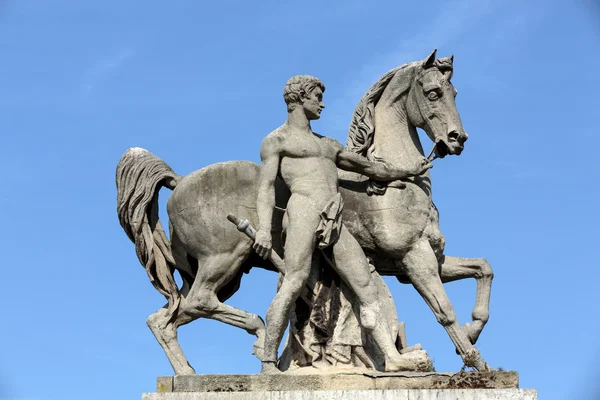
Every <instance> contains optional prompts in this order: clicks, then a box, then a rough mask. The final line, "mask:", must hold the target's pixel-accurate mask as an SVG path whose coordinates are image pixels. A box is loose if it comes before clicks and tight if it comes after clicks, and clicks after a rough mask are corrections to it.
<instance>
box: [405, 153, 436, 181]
mask: <svg viewBox="0 0 600 400" xmlns="http://www.w3.org/2000/svg"><path fill="white" fill-rule="evenodd" d="M429 168H433V164H432V163H431V161H429V160H428V159H426V158H425V157H423V158H421V159H420V160H417V162H416V163H415V164H414V165H413V166H412V167H411V168H409V169H408V170H406V171H405V173H406V174H407V177H410V176H418V175H421V174H423V173H424V172H425V171H427V170H428V169H429Z"/></svg>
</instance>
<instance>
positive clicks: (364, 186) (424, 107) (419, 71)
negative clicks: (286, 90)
mask: <svg viewBox="0 0 600 400" xmlns="http://www.w3.org/2000/svg"><path fill="white" fill-rule="evenodd" d="M452 72H453V59H452V57H450V58H442V59H436V57H435V51H434V52H433V53H432V54H431V55H429V56H428V57H427V58H426V59H425V60H422V61H417V62H412V63H408V64H405V65H402V66H400V67H398V68H396V69H393V70H391V71H389V72H388V73H386V74H385V75H384V76H383V77H382V78H381V79H380V80H379V81H377V82H376V83H375V84H374V85H373V86H372V87H371V88H370V89H369V91H368V92H367V93H366V94H365V96H363V98H362V99H361V100H360V102H359V104H358V106H357V107H356V110H355V112H354V116H353V118H352V122H351V126H350V131H349V136H348V141H347V145H346V149H345V151H341V147H340V146H339V145H337V144H336V143H335V142H333V141H332V140H330V139H327V138H324V137H323V138H321V137H318V136H311V135H312V133H310V129H309V125H308V120H309V119H311V118H315V117H316V116H318V114H319V113H320V111H321V108H322V106H321V99H320V98H319V92H320V93H321V95H322V91H323V89H324V88H322V89H321V88H320V86H319V85H318V84H317V85H316V86H315V89H313V90H309V91H306V90H301V91H300V92H298V93H296V94H291V92H290V100H289V101H288V99H286V102H288V106H289V105H290V104H291V105H292V107H291V108H292V110H291V111H290V119H289V120H288V122H286V125H284V127H282V128H280V131H278V132H279V133H274V134H273V135H272V136H270V137H269V138H270V139H269V140H266V141H265V145H263V149H262V151H263V164H264V165H263V167H264V166H267V168H266V171H271V173H272V171H273V170H275V167H273V165H275V162H273V163H272V164H271V167H268V165H269V164H270V163H269V162H267V160H273V159H276V158H274V157H278V158H279V159H280V161H281V164H282V165H280V166H279V169H278V171H279V172H280V175H281V176H277V174H275V177H274V176H273V175H272V174H271V175H268V178H266V177H265V176H264V173H263V174H261V172H260V169H261V167H260V166H259V165H257V164H255V163H251V162H247V161H231V162H225V163H219V164H214V165H209V166H207V167H205V168H202V169H200V170H198V171H196V172H193V173H191V174H190V175H188V176H185V177H182V176H179V175H177V174H175V172H173V170H172V169H171V168H170V167H169V166H168V165H167V164H166V163H165V162H164V161H162V160H160V159H159V158H158V157H156V156H154V155H153V154H151V153H150V152H148V151H146V150H143V149H140V148H132V149H129V150H128V151H127V152H126V153H125V154H124V155H123V157H122V158H121V160H120V161H119V164H118V166H117V203H118V215H119V220H120V222H121V225H122V227H123V228H124V230H125V232H126V233H127V235H128V236H129V238H130V239H131V240H132V241H133V242H134V243H135V247H136V252H137V255H138V258H139V260H140V262H141V264H142V265H143V266H144V267H145V269H146V271H147V273H148V276H149V278H150V280H151V282H152V284H153V285H154V286H155V288H156V289H157V290H158V291H159V292H161V293H162V294H163V295H165V297H166V298H167V300H168V303H167V304H166V305H165V307H163V308H162V309H160V310H159V311H157V312H156V313H154V314H152V315H151V316H150V317H149V318H148V321H147V323H148V326H149V327H150V329H151V330H152V332H153V333H154V335H155V337H156V339H157V340H158V342H159V343H160V345H161V346H162V348H163V349H164V351H165V353H166V355H167V357H168V359H169V361H170V362H171V365H172V366H173V368H174V370H175V373H176V374H179V375H181V374H193V373H195V371H194V369H193V368H192V367H191V366H190V365H189V364H188V362H187V359H186V357H185V356H184V354H183V351H182V350H181V348H180V346H179V343H178V340H177V328H178V327H179V326H181V325H184V324H186V323H189V322H191V321H193V320H195V319H197V318H200V317H204V318H212V319H215V320H219V321H222V322H225V323H227V324H230V325H233V326H237V327H240V328H242V329H244V330H246V331H247V332H249V333H251V334H253V335H255V336H256V337H257V340H256V342H255V346H254V352H255V354H256V355H257V356H258V357H259V358H260V359H261V360H266V361H267V362H270V364H269V365H268V366H267V367H266V369H271V370H272V368H271V367H273V361H274V360H273V343H274V342H279V340H280V339H281V332H282V328H281V326H282V324H285V322H281V321H282V320H285V318H286V316H282V313H283V312H284V311H286V310H287V309H289V307H290V302H291V301H293V298H294V297H295V296H296V295H297V294H299V295H300V296H301V297H302V293H297V292H298V289H297V288H298V286H299V284H298V281H300V282H304V281H306V280H307V279H308V280H309V282H308V283H309V284H310V283H311V282H310V279H309V278H307V277H306V275H307V274H309V275H310V274H311V273H312V271H313V269H312V268H311V265H313V264H311V263H309V262H308V261H307V257H309V255H310V254H316V255H318V256H319V257H321V256H323V257H325V256H326V253H327V252H328V251H329V256H332V260H331V261H332V264H333V265H335V266H336V267H335V269H336V270H337V272H338V273H339V274H340V276H341V278H342V281H343V282H346V283H348V285H349V288H350V289H353V290H350V292H352V291H354V293H350V294H349V296H352V295H356V296H357V299H358V302H359V303H360V305H361V307H360V310H358V311H359V313H360V318H358V320H360V321H361V323H362V325H363V328H366V330H367V331H369V333H371V335H370V337H371V339H374V341H375V342H376V344H377V346H376V347H379V348H380V349H381V350H382V351H383V352H384V353H386V355H387V357H388V360H390V363H389V364H390V365H393V367H392V368H391V369H398V368H401V367H398V364H401V361H400V360H401V358H400V357H399V356H398V355H396V354H395V353H394V351H392V349H390V341H389V339H388V338H386V337H384V336H387V335H390V334H391V332H385V329H386V328H385V327H383V328H382V330H383V333H381V332H382V331H378V330H377V329H370V330H369V328H370V327H372V326H373V325H372V322H371V321H369V312H370V310H371V311H372V310H373V308H370V307H375V308H376V307H377V305H381V304H382V301H381V296H382V295H385V293H384V292H382V291H381V290H379V291H378V293H379V295H374V294H373V291H372V289H369V288H365V287H363V286H370V285H372V284H373V282H375V284H377V285H379V283H377V282H378V281H377V279H376V278H379V279H381V278H380V277H379V275H378V274H381V275H394V276H396V277H397V278H398V280H399V281H400V282H402V283H412V284H413V286H414V287H415V288H416V289H417V291H418V292H419V293H420V294H421V296H422V297H423V299H424V300H425V301H426V302H427V304H428V305H429V306H430V308H431V309H432V311H433V313H434V315H435V316H436V318H437V320H438V321H439V323H440V324H441V325H442V326H443V327H444V328H445V330H446V331H447V333H448V335H449V336H450V338H451V340H452V341H453V343H454V345H455V346H456V350H457V353H458V354H459V355H460V356H461V357H462V359H463V361H464V363H465V365H467V366H471V367H474V368H475V369H477V370H480V371H481V370H487V369H489V367H488V366H487V364H486V363H485V362H484V361H483V359H482V358H481V356H480V355H479V352H478V351H477V349H476V348H475V347H474V346H473V345H474V344H475V342H476V341H477V339H478V337H479V335H480V333H481V331H482V329H483V327H484V325H485V323H486V322H487V320H488V304H489V296H490V288H491V282H492V278H493V273H492V269H491V267H490V266H489V264H488V263H487V262H486V261H485V260H484V259H463V258H458V257H450V256H446V255H444V254H443V250H444V238H443V236H442V234H441V232H440V231H439V226H438V212H437V209H436V208H435V206H434V204H433V202H432V200H431V181H430V178H429V173H428V171H425V172H423V173H422V174H417V173H416V172H417V170H419V168H421V169H423V168H424V166H427V164H423V157H424V151H423V148H422V146H421V143H420V140H419V137H418V135H417V131H416V128H417V127H418V128H421V129H423V130H424V131H425V132H426V133H427V135H428V136H429V138H430V139H431V140H432V141H433V143H434V145H433V149H432V151H431V153H430V156H431V157H430V158H431V159H433V158H436V157H439V158H443V157H445V156H446V155H451V154H455V155H459V154H461V152H462V151H463V149H464V143H465V141H466V140H467V135H466V133H465V132H464V130H463V127H462V123H461V121H460V117H459V115H458V112H457V110H456V104H455V102H454V97H455V95H456V91H455V89H454V87H453V86H452V84H451V81H450V79H451V77H452ZM317 87H319V88H320V89H319V90H317V89H316V88H317ZM295 110H300V111H295ZM298 113H300V114H301V113H304V115H305V116H306V117H307V118H306V120H304V121H303V120H302V118H296V117H293V118H292V117H291V115H292V114H298ZM303 124H304V125H303ZM286 126H287V128H286ZM292 127H294V128H293V129H289V128H292ZM281 130H289V132H291V133H290V137H291V138H292V139H290V143H288V144H286V145H285V146H283V145H282V143H281V141H280V139H275V140H272V139H273V138H274V137H275V138H276V137H277V136H281ZM303 135H304V136H303ZM278 141H279V142H280V143H279V144H277V142H278ZM268 142H275V145H273V146H271V145H269V144H268ZM294 143H296V145H294ZM277 146H281V147H277ZM272 147H275V150H274V149H273V148H272ZM294 149H295V150H294ZM299 149H301V150H299ZM294 151H300V152H299V153H294ZM350 153H354V156H353V155H350ZM342 154H343V156H341V155H342ZM334 160H335V161H334ZM380 160H383V161H384V162H381V161H380ZM334 162H337V165H338V166H342V167H344V168H347V169H350V170H354V171H358V172H350V171H344V170H339V171H337V175H338V177H339V194H340V195H341V197H340V196H338V188H337V184H336V183H335V182H334V181H335V179H334V178H332V177H335V170H334V169H333V165H335V164H334ZM286 164H288V165H287V166H286ZM294 165H295V166H294ZM301 166H304V168H307V169H311V168H313V169H315V170H316V169H320V170H319V171H313V172H310V173H308V172H306V173H299V172H298V170H299V169H301ZM264 169H265V168H263V170H264ZM294 171H296V172H294ZM407 171H410V172H411V173H408V174H407ZM311 174H312V175H311ZM363 174H367V175H368V176H365V175H363ZM407 175H414V176H410V177H407ZM261 176H262V178H261ZM325 177H327V178H325ZM273 178H275V179H274V181H273ZM394 178H400V179H394ZM296 179H298V184H299V186H295V185H296V184H295V182H296V181H295V180H296ZM303 179H317V180H319V179H320V180H321V182H320V183H318V185H319V186H318V188H319V190H314V187H313V185H314V184H313V185H310V186H307V185H306V184H305V183H302V181H303ZM332 179H333V180H332ZM259 182H262V183H263V184H262V185H263V186H265V182H269V186H268V187H269V188H270V189H269V190H268V191H267V190H264V191H263V190H261V191H260V193H263V194H261V201H260V202H259V203H258V204H263V205H264V204H268V207H269V208H272V209H273V212H272V213H271V215H269V213H268V212H266V211H265V209H266V207H263V206H260V207H259V209H258V210H257V199H258V198H259ZM332 182H333V183H332ZM161 187H167V188H169V189H171V190H173V193H172V195H171V196H170V198H169V200H168V203H167V212H168V215H169V219H170V232H171V240H170V241H169V240H168V239H167V237H166V234H165V232H164V230H163V228H162V226H161V224H160V222H159V219H158V201H157V200H158V191H159V190H160V188H161ZM265 187H266V186H265ZM290 189H291V190H290ZM290 191H291V192H292V193H294V194H293V195H292V197H291V198H290ZM267 192H268V193H267ZM267 194H268V195H267ZM273 199H274V200H273ZM288 199H290V202H291V204H290V203H287V200H288ZM342 204H343V207H342ZM340 212H341V215H342V216H341V219H340V217H339V214H340ZM284 213H285V214H286V218H285V221H284ZM228 214H234V215H237V216H242V217H243V218H246V219H247V220H248V223H249V224H251V225H253V226H260V228H261V229H260V231H259V233H258V238H257V243H256V245H255V246H256V249H257V250H258V252H259V253H260V256H259V255H258V254H256V253H255V252H254V251H253V245H254V243H253V241H252V240H251V239H250V238H248V237H247V236H244V235H242V234H240V233H239V232H237V231H236V228H235V226H234V225H232V224H231V223H229V222H228V221H227V219H226V216H227V215H228ZM320 215H324V217H323V219H322V218H321V216H320ZM259 216H260V217H259ZM299 218H302V219H304V218H305V219H306V221H301V222H300V223H298V219H299ZM269 219H270V220H271V221H270V237H271V238H272V241H271V243H269V240H268V238H269V232H268V231H269V229H268V226H269V221H268V220H269ZM259 220H260V223H261V224H259ZM342 220H343V223H341V222H340V221H342ZM319 226H320V227H319ZM284 227H285V229H284ZM315 231H316V233H315ZM284 232H285V233H286V238H285V242H286V252H285V255H286V257H283V258H284V259H285V260H286V262H285V268H286V269H287V265H288V264H289V265H292V271H293V272H292V277H287V271H285V270H283V271H279V272H282V273H284V274H286V275H285V276H284V277H283V278H282V280H281V282H282V283H281V288H280V290H279V291H278V294H277V297H276V300H275V302H274V305H273V306H272V307H271V309H270V314H269V317H267V320H268V322H269V325H271V324H272V323H273V324H274V325H273V327H270V328H269V332H268V335H267V333H266V330H265V325H264V323H263V320H262V319H261V318H260V317H259V316H257V315H255V314H251V313H249V312H246V311H243V310H240V309H237V308H234V307H231V306H229V305H226V304H224V301H225V300H227V299H228V298H229V297H230V296H231V295H233V294H234V293H235V291H236V290H237V289H238V288H239V285H240V281H241V277H242V275H243V273H247V272H248V271H249V270H250V268H251V267H253V266H256V267H261V268H265V269H267V270H271V271H278V266H280V268H281V263H278V262H274V261H272V260H275V259H277V260H281V258H282V257H281V255H282V254H284V253H283V242H282V239H283V235H282V233H284ZM308 232H310V234H308ZM336 239H337V240H336ZM290 243H295V244H294V245H293V247H290ZM321 243H322V244H323V245H324V246H326V245H327V244H330V246H329V247H328V248H325V249H324V250H323V251H317V252H314V253H313V251H314V248H315V247H316V246H317V245H318V244H321ZM356 243H358V245H359V246H360V247H361V248H362V251H361V250H360V249H359V248H358V246H357V245H356ZM331 244H333V245H332V246H331ZM342 244H343V245H344V246H348V247H349V249H345V250H344V251H348V252H349V254H350V252H351V254H354V255H355V256H356V258H352V259H351V257H347V256H346V255H345V254H342V253H343V252H340V251H339V250H336V246H340V245H342ZM323 245H322V246H321V247H323ZM269 249H272V250H270V251H271V257H270V258H268V259H264V258H262V257H261V256H263V257H264V256H269ZM336 252H337V253H336ZM363 252H364V254H362V253H363ZM365 255H366V257H367V259H368V262H367V261H366V260H365ZM288 257H289V258H288ZM368 263H371V264H372V266H373V267H374V270H375V271H372V272H371V276H372V277H369V276H368V275H369V267H368V265H369V264H368ZM307 269H308V270H307ZM330 269H331V268H330ZM174 270H177V271H178V272H179V273H180V275H181V278H182V282H183V283H182V286H181V287H177V285H176V283H175V279H174V277H173V273H174ZM315 270H317V272H318V269H315ZM348 274H353V275H354V274H357V276H353V277H352V278H351V279H352V280H351V279H349V278H348ZM294 276H295V278H294ZM354 278H356V279H355V280H354ZM465 278H475V279H476V280H477V295H476V301H475V308H474V310H473V315H472V317H473V321H472V323H470V324H466V325H464V326H462V327H461V326H460V325H459V324H458V321H457V320H456V317H455V314H454V310H453V308H452V305H451V303H450V301H449V299H448V297H447V295H446V293H445V291H444V288H443V283H444V282H451V281H454V280H458V279H465ZM319 279H321V278H319V277H318V276H317V279H316V281H317V282H314V280H313V282H312V283H313V284H314V283H318V284H319V285H321V283H319ZM343 282H342V283H343ZM300 286H301V285H300ZM321 286H323V285H321ZM342 286H343V285H342ZM384 286H385V285H384ZM313 287H314V285H313ZM386 289H387V288H386ZM342 290H344V289H343V288H342ZM346 292H348V290H346ZM377 296H379V298H377ZM290 299H291V300H290ZM296 308H297V307H296ZM346 310H348V307H346ZM295 311H296V314H298V311H299V310H298V309H296V310H295ZM326 312H327V310H326ZM346 314H347V316H348V317H351V315H350V314H348V313H346ZM364 317H366V318H364ZM278 318H279V322H275V321H277V319H278ZM273 319H275V321H272V320H273ZM365 320H366V321H365ZM351 321H352V318H346V320H339V319H338V325H339V326H340V329H342V328H344V327H345V326H346V325H345V324H350V323H351ZM395 323H397V320H396V318H394V321H390V320H388V325H389V328H388V329H390V330H394V329H395V330H396V331H397V330H398V327H397V326H396V327H394V324H395ZM383 325H386V324H383ZM336 328H337V326H336ZM378 335H381V336H378ZM391 335H392V336H393V334H391ZM265 339H267V340H266V341H265ZM263 344H266V349H265V350H266V351H267V354H266V355H265V354H263ZM366 347H368V346H366ZM275 349H276V345H275ZM265 357H266V358H265Z"/></svg>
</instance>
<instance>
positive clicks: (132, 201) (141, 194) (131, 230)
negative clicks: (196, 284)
mask: <svg viewBox="0 0 600 400" xmlns="http://www.w3.org/2000/svg"><path fill="white" fill-rule="evenodd" d="M179 179H180V176H179V175H177V174H176V173H175V172H173V170H172V169H171V167H169V166H168V165H167V163H165V162H164V161H163V160H161V159H160V158H158V157H156V156H155V155H154V154H152V153H150V152H149V151H147V150H144V149H141V148H139V147H134V148H131V149H128V150H127V151H126V152H125V154H123V157H121V159H120V160H119V164H118V165H117V212H118V214H119V222H120V223H121V226H122V227H123V229H124V230H125V233H126V234H127V236H128V237H129V239H131V241H132V242H133V243H134V244H135V251H136V253H137V256H138V259H139V260H140V263H141V264H142V266H144V268H145V269H146V272H147V273H148V277H149V278H150V282H152V285H154V287H155V288H156V290H158V291H159V292H160V293H162V294H163V295H164V296H165V297H166V298H167V300H168V306H167V316H168V317H167V321H170V320H171V319H172V317H173V315H174V313H175V311H176V310H177V307H178V306H179V301H180V294H179V289H178V288H177V283H176V282H175V278H174V276H173V272H174V269H175V260H174V259H173V254H172V253H171V244H170V242H169V239H168V238H167V235H166V234H165V231H164V230H163V228H162V226H161V224H160V221H159V220H158V192H159V190H160V188H161V187H163V186H166V187H168V188H169V189H171V190H173V189H175V186H176V185H177V182H178V180H179Z"/></svg>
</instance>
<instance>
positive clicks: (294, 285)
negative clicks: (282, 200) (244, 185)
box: [262, 200, 319, 374]
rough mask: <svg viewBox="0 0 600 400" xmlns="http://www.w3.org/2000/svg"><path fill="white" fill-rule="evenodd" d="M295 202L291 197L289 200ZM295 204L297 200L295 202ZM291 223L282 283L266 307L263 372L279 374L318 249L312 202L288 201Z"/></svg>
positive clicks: (288, 231) (317, 220) (317, 219)
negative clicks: (280, 358) (286, 334)
mask: <svg viewBox="0 0 600 400" xmlns="http://www.w3.org/2000/svg"><path fill="white" fill-rule="evenodd" d="M291 202H292V201H291V200H290V203H291ZM294 203H296V202H294ZM287 213H288V217H289V225H288V229H287V235H286V242H285V269H286V273H285V276H284V277H283V282H282V283H281V286H280V287H279V290H278V291H277V294H276V295H275V298H274V299H273V302H271V305H270V306H269V309H268V310H267V329H266V334H265V346H264V358H263V360H262V361H263V362H262V373H266V374H269V373H278V372H279V370H278V369H277V366H276V363H277V350H278V349H279V345H280V343H281V339H282V338H283V333H284V332H285V329H286V328H287V325H288V321H289V319H290V311H291V309H292V306H293V304H294V302H295V301H296V299H297V298H298V295H299V294H300V291H301V290H302V288H303V287H304V285H305V284H306V281H307V280H308V276H309V274H310V269H311V264H312V255H313V252H314V251H315V242H316V237H315V229H316V227H317V225H318V223H319V217H318V215H316V213H315V211H314V209H313V208H312V206H310V205H306V206H303V205H302V204H300V205H298V204H297V203H296V204H293V205H292V204H289V203H288V208H287Z"/></svg>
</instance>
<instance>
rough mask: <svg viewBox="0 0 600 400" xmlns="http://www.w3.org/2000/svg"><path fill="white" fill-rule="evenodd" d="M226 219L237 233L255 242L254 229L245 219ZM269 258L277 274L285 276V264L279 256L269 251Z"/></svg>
mask: <svg viewBox="0 0 600 400" xmlns="http://www.w3.org/2000/svg"><path fill="white" fill-rule="evenodd" d="M227 219H228V220H229V221H230V222H231V223H233V224H234V225H235V227H236V228H237V230H238V231H240V232H242V233H244V234H245V235H246V236H248V237H249V238H250V239H252V241H254V240H256V229H254V227H253V226H252V225H250V221H248V220H247V219H239V218H238V217H236V216H235V215H233V214H227ZM269 258H270V259H271V262H272V263H273V265H275V267H276V268H277V269H278V270H279V272H281V273H282V274H283V275H285V262H284V261H283V260H282V259H281V257H279V254H277V253H275V251H274V250H273V249H271V254H270V256H269Z"/></svg>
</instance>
